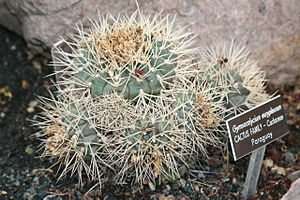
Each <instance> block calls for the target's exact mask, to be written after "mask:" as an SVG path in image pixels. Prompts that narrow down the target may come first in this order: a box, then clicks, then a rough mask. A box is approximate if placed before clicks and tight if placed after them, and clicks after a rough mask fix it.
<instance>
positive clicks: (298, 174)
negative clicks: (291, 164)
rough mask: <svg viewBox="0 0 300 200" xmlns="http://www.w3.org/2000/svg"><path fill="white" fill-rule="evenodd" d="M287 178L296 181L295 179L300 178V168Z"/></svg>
mask: <svg viewBox="0 0 300 200" xmlns="http://www.w3.org/2000/svg"><path fill="white" fill-rule="evenodd" d="M287 178H288V179H289V180H290V181H292V182H294V181H295V180H297V179H299V178H300V170H297V171H294V172H292V173H290V174H289V175H288V176H287Z"/></svg>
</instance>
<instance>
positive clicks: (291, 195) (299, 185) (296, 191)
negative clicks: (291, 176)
mask: <svg viewBox="0 0 300 200" xmlns="http://www.w3.org/2000/svg"><path fill="white" fill-rule="evenodd" d="M296 199H300V178H298V179H297V180H296V181H295V182H293V183H292V185H291V187H290V189H289V191H288V192H287V193H286V194H285V195H284V196H283V197H282V198H281V200H296Z"/></svg>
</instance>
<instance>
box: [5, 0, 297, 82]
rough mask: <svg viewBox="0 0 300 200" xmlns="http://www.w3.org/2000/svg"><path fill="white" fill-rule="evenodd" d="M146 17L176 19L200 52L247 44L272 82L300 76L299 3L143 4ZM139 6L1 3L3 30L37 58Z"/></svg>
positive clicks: (178, 0) (129, 0)
mask: <svg viewBox="0 0 300 200" xmlns="http://www.w3.org/2000/svg"><path fill="white" fill-rule="evenodd" d="M139 7H140V9H141V11H142V12H143V13H145V14H153V13H156V12H159V11H160V10H162V9H163V10H164V11H163V15H166V14H169V15H171V16H173V15H175V14H176V15H177V20H176V24H177V26H180V27H182V26H187V30H188V31H192V32H194V33H195V34H197V35H198V36H197V38H196V41H197V42H196V43H195V45H197V46H203V45H209V44H212V43H215V42H218V41H220V40H221V39H224V40H231V39H232V38H235V39H236V41H241V42H242V43H245V44H247V46H248V48H249V50H250V51H251V52H252V57H253V58H255V59H257V60H259V61H260V65H261V66H262V67H264V68H265V69H266V70H267V77H268V78H270V80H271V81H273V82H276V83H277V84H278V83H283V82H287V81H293V80H295V77H296V76H297V75H299V74H300V70H299V65H300V56H299V50H300V26H299V24H300V17H299V10H300V1H298V0H285V1H278V0H269V1H262V0H244V1H239V0H202V1H198V0H174V1H168V0H158V1H151V0H141V1H139ZM136 8H137V5H136V3H135V0H122V1H121V0H120V1H109V0H65V1H60V0H52V1H48V0H26V1H24V0H0V24H2V25H4V26H6V27H7V28H9V29H10V30H13V31H15V32H17V33H19V34H21V35H23V36H24V38H25V39H26V41H27V44H28V47H29V48H31V49H33V50H35V51H37V52H49V48H50V47H51V46H52V44H53V43H54V42H56V41H57V40H58V39H59V36H62V37H66V34H67V33H68V32H72V31H73V27H74V26H75V25H76V24H78V23H79V22H83V24H84V26H89V25H90V21H89V18H91V19H96V18H98V13H99V14H100V15H105V14H107V13H108V12H110V13H111V14H112V15H113V16H116V15H117V14H119V13H121V14H122V13H129V14H130V13H132V12H134V10H136Z"/></svg>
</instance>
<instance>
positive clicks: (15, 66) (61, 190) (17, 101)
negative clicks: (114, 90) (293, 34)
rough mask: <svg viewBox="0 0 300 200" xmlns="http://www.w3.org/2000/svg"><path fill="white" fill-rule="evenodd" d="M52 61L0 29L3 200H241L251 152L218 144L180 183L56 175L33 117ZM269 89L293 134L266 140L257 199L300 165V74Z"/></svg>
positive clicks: (274, 194) (274, 195) (277, 194)
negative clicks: (101, 182) (81, 180)
mask: <svg viewBox="0 0 300 200" xmlns="http://www.w3.org/2000/svg"><path fill="white" fill-rule="evenodd" d="M48 63H49V60H48V59H47V58H45V57H43V56H41V55H35V54H33V53H32V52H30V51H29V50H28V49H27V48H26V44H25V42H24V40H23V39H22V38H21V37H19V36H17V35H15V34H13V33H11V32H9V31H8V30H6V29H4V28H2V27H0V199H17V200H18V199H28V200H32V199H44V200H50V199H105V200H117V199H122V200H123V199H152V200H156V199H158V200H177V199H180V200H187V199H216V200H217V199H218V200H220V199H241V196H240V192H241V190H242V189H243V182H244V180H245V174H246V171H247V166H248V161H249V156H246V157H244V158H242V159H241V160H239V161H237V162H234V161H233V159H232V156H231V155H229V156H224V155H222V153H221V152H220V151H218V150H216V149H211V152H210V154H211V159H208V160H206V161H204V162H201V164H202V167H201V168H200V166H199V170H187V173H186V175H185V177H183V178H182V179H181V180H178V181H176V182H174V183H162V184H160V185H158V186H157V187H156V190H155V191H152V190H151V189H150V188H149V186H148V185H147V184H145V185H143V186H130V185H129V186H117V185H114V184H112V183H111V184H106V185H105V186H104V189H103V190H102V193H101V194H99V192H98V191H92V192H88V193H86V192H87V191H88V189H89V188H91V187H92V186H93V183H92V182H91V181H88V180H86V182H85V185H84V186H83V187H81V188H78V185H77V180H76V178H65V179H62V180H59V181H57V176H56V174H55V172H56V168H55V167H53V168H51V169H50V168H49V167H50V166H51V165H52V164H53V162H52V161H49V160H42V159H40V158H39V157H38V156H39V155H40V153H41V152H40V151H38V149H39V144H40V142H39V141H38V139H37V138H35V137H34V136H32V134H33V133H35V132H37V130H36V128H34V127H32V126H31V123H30V121H29V120H31V119H34V116H35V114H37V113H38V111H39V110H38V108H37V106H36V103H37V102H36V98H37V96H38V95H41V96H46V95H47V88H49V86H50V85H51V77H50V78H49V77H45V76H46V75H48V74H50V73H52V68H51V67H49V66H48V65H47V64H48ZM268 90H269V91H270V93H272V92H274V91H277V90H278V93H279V94H282V96H283V101H284V103H283V105H284V108H285V109H286V115H287V119H288V120H287V123H288V126H289V129H290V134H288V135H287V136H285V137H283V138H282V139H279V140H277V141H275V142H273V143H271V144H270V145H268V146H267V150H266V155H265V158H264V164H263V168H262V172H261V176H260V179H259V183H258V192H257V195H256V196H254V197H253V199H280V198H281V197H282V196H283V195H284V194H285V193H286V192H287V190H288V188H289V187H290V184H291V182H292V181H293V180H294V179H293V177H292V175H291V173H292V172H295V171H299V170H300V156H299V155H300V147H299V144H300V77H298V81H297V82H294V83H289V84H285V85H269V86H268Z"/></svg>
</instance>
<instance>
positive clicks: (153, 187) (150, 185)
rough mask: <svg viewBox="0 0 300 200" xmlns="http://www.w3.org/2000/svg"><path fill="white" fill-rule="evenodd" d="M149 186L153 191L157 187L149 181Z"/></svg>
mask: <svg viewBox="0 0 300 200" xmlns="http://www.w3.org/2000/svg"><path fill="white" fill-rule="evenodd" d="M148 185H149V188H150V190H151V191H155V185H154V184H153V183H152V182H151V181H149V183H148Z"/></svg>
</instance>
